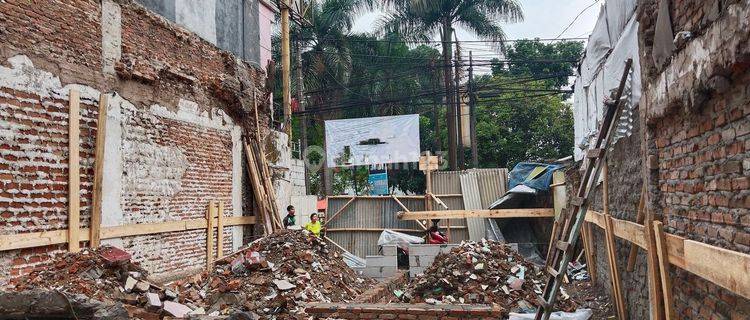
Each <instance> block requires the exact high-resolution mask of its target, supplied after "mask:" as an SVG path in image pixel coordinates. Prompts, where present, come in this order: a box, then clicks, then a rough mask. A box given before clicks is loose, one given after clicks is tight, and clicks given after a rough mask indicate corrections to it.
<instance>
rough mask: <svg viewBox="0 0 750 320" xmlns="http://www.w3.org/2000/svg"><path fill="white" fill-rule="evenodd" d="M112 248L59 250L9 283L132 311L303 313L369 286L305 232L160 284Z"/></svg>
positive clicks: (150, 314)
mask: <svg viewBox="0 0 750 320" xmlns="http://www.w3.org/2000/svg"><path fill="white" fill-rule="evenodd" d="M111 251H112V250H111V249H110V248H100V249H98V250H90V249H84V250H82V251H81V252H79V253H75V254H66V255H63V256H60V257H58V258H57V260H55V262H53V263H52V264H51V265H50V266H49V267H47V268H44V269H40V270H36V271H33V272H32V273H30V274H29V275H27V276H25V277H22V278H19V279H18V280H17V282H16V286H15V288H14V290H15V291H17V292H21V291H23V292H28V290H49V291H57V292H60V293H61V294H63V295H64V296H66V297H67V296H72V295H80V296H82V297H86V298H87V299H91V300H92V301H100V303H103V304H119V303H121V304H124V305H125V308H124V309H123V311H124V310H127V313H128V316H129V317H130V318H141V319H160V318H163V317H176V318H182V317H188V316H190V317H195V316H200V315H206V316H210V317H214V318H216V317H218V318H219V319H223V318H227V317H233V316H234V318H237V319H258V318H264V319H295V318H300V319H302V318H306V315H305V314H304V304H305V303H307V302H328V303H330V302H349V301H351V300H352V299H354V298H355V297H356V296H358V295H360V294H361V293H362V292H364V291H365V290H367V289H369V288H370V287H371V286H373V285H374V281H373V280H365V279H362V278H359V277H358V276H357V275H356V274H355V272H354V271H353V270H352V269H350V268H349V267H348V266H347V265H346V263H345V262H344V261H343V259H341V254H340V253H339V252H338V251H337V250H331V249H329V247H328V245H327V244H326V243H325V242H324V241H323V240H321V239H319V238H317V237H314V236H312V235H311V234H309V233H308V232H306V231H281V232H278V233H276V234H273V235H271V236H268V237H265V238H262V239H260V240H259V241H256V242H254V243H253V245H252V246H251V247H250V248H247V249H245V250H243V251H240V252H238V253H237V254H234V255H232V256H230V257H227V258H226V259H222V260H218V261H217V262H216V264H215V267H214V269H213V270H212V271H211V272H203V273H201V274H197V275H195V276H192V277H190V278H188V279H183V280H180V281H176V282H173V283H168V284H164V285H160V284H155V283H152V282H151V281H149V279H148V278H147V272H146V271H145V270H143V269H142V268H140V267H139V266H138V264H136V263H133V262H131V261H130V260H129V258H130V256H129V255H122V254H117V257H118V258H116V259H112V258H111V257H109V258H105V257H104V256H103V255H102V252H111ZM123 257H127V258H128V259H123ZM238 314H239V316H235V315H238Z"/></svg>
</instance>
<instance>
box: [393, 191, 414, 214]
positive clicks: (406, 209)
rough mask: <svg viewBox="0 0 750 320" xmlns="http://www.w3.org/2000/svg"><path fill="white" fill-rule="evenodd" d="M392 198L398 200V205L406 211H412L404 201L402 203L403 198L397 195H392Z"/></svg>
mask: <svg viewBox="0 0 750 320" xmlns="http://www.w3.org/2000/svg"><path fill="white" fill-rule="evenodd" d="M391 198H392V199H393V201H396V203H397V204H398V206H399V207H401V209H404V211H406V212H409V211H411V210H409V208H407V207H406V206H405V205H404V204H403V203H401V200H399V199H398V198H397V197H396V196H395V195H391Z"/></svg>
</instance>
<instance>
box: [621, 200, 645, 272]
mask: <svg viewBox="0 0 750 320" xmlns="http://www.w3.org/2000/svg"><path fill="white" fill-rule="evenodd" d="M645 194H646V186H645V185H644V186H643V188H641V197H640V200H639V201H638V211H637V213H636V216H635V223H638V224H641V223H643V219H644V218H645V217H644V213H643V211H644V210H643V207H644V206H645V205H646V198H645ZM637 258H638V246H637V245H636V244H635V243H632V244H630V253H629V254H628V266H627V269H626V270H627V271H628V272H633V270H635V259H637Z"/></svg>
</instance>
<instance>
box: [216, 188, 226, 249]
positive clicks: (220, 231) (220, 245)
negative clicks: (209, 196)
mask: <svg viewBox="0 0 750 320" xmlns="http://www.w3.org/2000/svg"><path fill="white" fill-rule="evenodd" d="M218 216H219V218H218V223H217V224H216V229H217V233H216V257H217V259H221V258H222V257H224V201H219V214H218Z"/></svg>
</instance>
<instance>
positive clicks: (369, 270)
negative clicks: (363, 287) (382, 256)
mask: <svg viewBox="0 0 750 320" xmlns="http://www.w3.org/2000/svg"><path fill="white" fill-rule="evenodd" d="M396 269H397V268H396V266H393V267H366V268H364V269H362V276H363V277H368V278H388V277H391V276H393V275H394V274H396V271H397V270H396Z"/></svg>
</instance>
